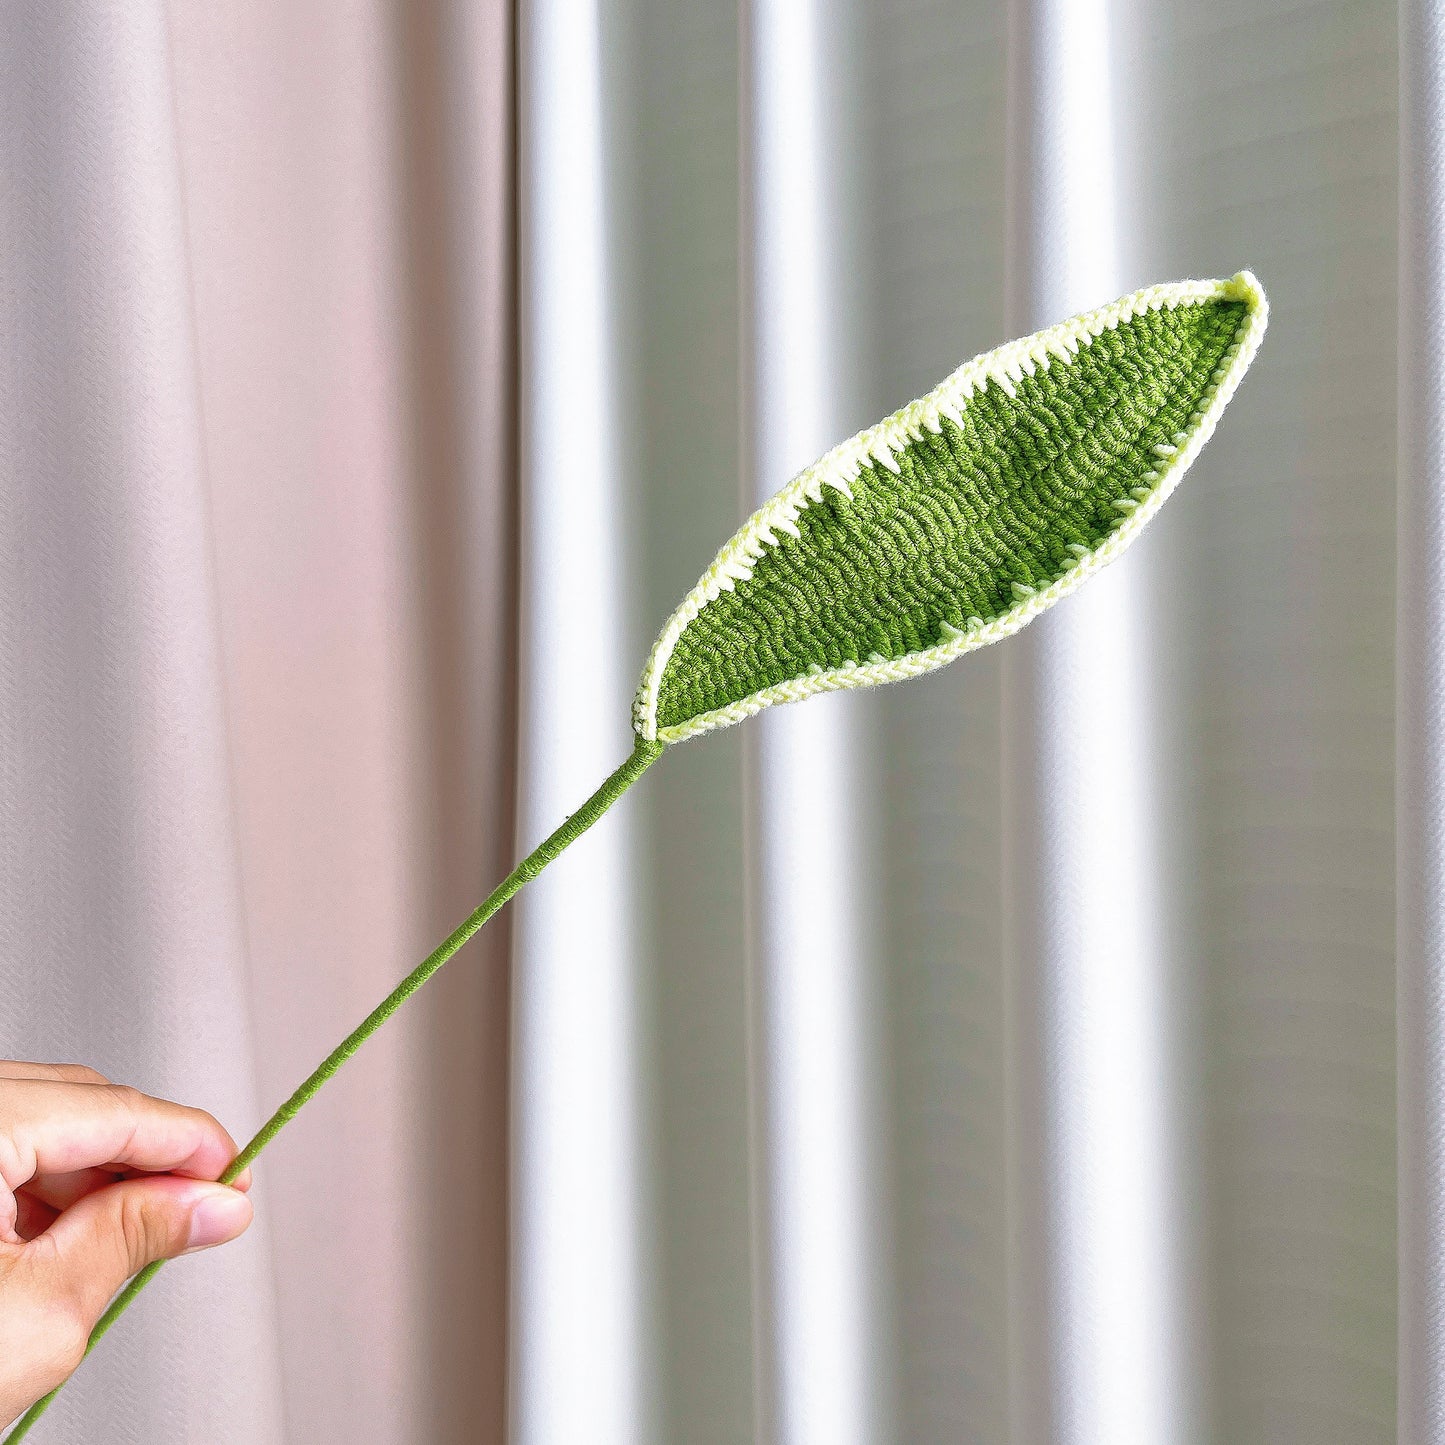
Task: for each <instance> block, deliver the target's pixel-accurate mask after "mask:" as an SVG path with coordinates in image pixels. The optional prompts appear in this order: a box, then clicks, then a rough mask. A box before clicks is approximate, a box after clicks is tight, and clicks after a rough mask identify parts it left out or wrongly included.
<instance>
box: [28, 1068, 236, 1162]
mask: <svg viewBox="0 0 1445 1445" xmlns="http://www.w3.org/2000/svg"><path fill="white" fill-rule="evenodd" d="M0 1133H3V1134H4V1135H6V1136H8V1139H9V1141H10V1144H11V1146H12V1147H11V1149H9V1150H3V1151H0V1172H3V1171H4V1169H5V1168H9V1169H11V1170H12V1172H19V1173H21V1174H23V1176H24V1177H23V1178H17V1179H11V1178H9V1177H8V1175H7V1176H6V1178H5V1182H6V1183H7V1184H8V1185H9V1186H10V1188H11V1189H17V1188H19V1187H20V1186H21V1185H23V1184H25V1183H26V1182H27V1181H28V1180H30V1179H32V1178H34V1177H35V1176H36V1175H37V1174H65V1173H70V1172H72V1171H74V1170H79V1169H92V1168H101V1169H105V1168H112V1169H143V1170H146V1171H147V1172H152V1173H155V1172H164V1173H170V1174H184V1175H187V1176H189V1177H190V1178H193V1179H215V1178H216V1177H217V1176H218V1175H219V1174H220V1173H221V1171H222V1170H223V1169H225V1167H226V1166H227V1165H228V1164H229V1163H230V1162H231V1160H232V1159H234V1158H235V1157H236V1142H235V1140H234V1139H232V1138H231V1136H230V1135H229V1134H228V1133H227V1132H226V1130H225V1129H223V1128H222V1127H221V1125H220V1123H218V1122H217V1120H216V1119H214V1118H213V1117H212V1116H211V1115H210V1114H208V1113H206V1111H205V1110H204V1109H192V1108H189V1107H188V1106H186V1105H184V1104H173V1103H171V1102H170V1101H169V1100H167V1099H154V1098H152V1097H151V1096H150V1095H149V1094H142V1093H141V1092H140V1090H139V1089H132V1088H129V1087H127V1086H125V1085H121V1084H82V1083H60V1082H56V1081H54V1080H50V1079H7V1080H3V1081H0ZM12 1160H13V1161H14V1162H13V1164H12V1163H11V1162H10V1161H12Z"/></svg>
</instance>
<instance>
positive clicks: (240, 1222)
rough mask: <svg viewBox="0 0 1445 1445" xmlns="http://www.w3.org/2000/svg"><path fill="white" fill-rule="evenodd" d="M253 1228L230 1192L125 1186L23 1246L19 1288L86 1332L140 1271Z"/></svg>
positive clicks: (169, 1181)
mask: <svg viewBox="0 0 1445 1445" xmlns="http://www.w3.org/2000/svg"><path fill="white" fill-rule="evenodd" d="M250 1223H251V1201H250V1200H249V1199H247V1198H246V1196H245V1195H244V1194H241V1193H239V1192H238V1191H237V1190H235V1189H231V1188H229V1187H228V1186H227V1185H224V1184H207V1183H203V1182H201V1181H199V1180H192V1179H178V1178H176V1177H175V1176H174V1175H165V1176H162V1177H160V1178H155V1179H126V1180H122V1181H121V1182H120V1183H119V1184H112V1185H111V1186H110V1187H109V1188H108V1189H100V1190H97V1191H96V1192H95V1193H94V1194H88V1195H86V1197H85V1198H84V1199H82V1200H81V1201H80V1202H79V1203H78V1204H75V1205H72V1207H71V1208H69V1209H67V1210H65V1212H64V1213H62V1214H60V1215H59V1216H58V1217H57V1218H56V1219H55V1221H54V1222H53V1223H52V1224H51V1225H50V1227H49V1228H48V1229H47V1230H46V1231H45V1233H44V1234H42V1235H39V1236H38V1237H37V1238H35V1239H32V1240H31V1241H30V1242H29V1244H27V1245H26V1246H25V1250H24V1253H23V1255H22V1256H21V1260H20V1265H19V1269H18V1271H17V1275H18V1279H19V1281H20V1287H21V1289H22V1291H24V1290H27V1289H28V1290H32V1291H38V1292H41V1294H42V1297H45V1298H50V1299H63V1300H67V1301H69V1302H70V1303H71V1304H72V1306H73V1307H74V1309H75V1311H76V1312H77V1313H78V1315H79V1317H80V1320H81V1323H82V1325H83V1326H84V1328H85V1330H86V1331H87V1332H88V1331H89V1330H90V1329H91V1327H92V1326H94V1324H95V1322H96V1320H98V1319H99V1318H100V1316H101V1313H102V1311H103V1310H104V1309H105V1307H106V1305H107V1304H109V1303H110V1299H111V1296H112V1295H114V1294H115V1292H116V1291H117V1290H118V1289H119V1288H120V1287H121V1286H122V1285H123V1284H124V1283H125V1282H126V1280H127V1279H129V1278H130V1276H131V1275H133V1274H135V1273H136V1272H137V1271H138V1270H142V1269H144V1268H145V1267H146V1265H148V1264H153V1263H154V1262H155V1261H156V1260H158V1259H174V1258H175V1257H176V1255H178V1254H185V1253H186V1252H187V1251H189V1250H193V1249H209V1248H210V1247H211V1246H212V1245H216V1244H224V1243H225V1242H226V1241H227V1240H231V1239H235V1238H236V1237H237V1236H238V1235H240V1234H243V1233H245V1231H246V1229H247V1227H248V1226H249V1225H250Z"/></svg>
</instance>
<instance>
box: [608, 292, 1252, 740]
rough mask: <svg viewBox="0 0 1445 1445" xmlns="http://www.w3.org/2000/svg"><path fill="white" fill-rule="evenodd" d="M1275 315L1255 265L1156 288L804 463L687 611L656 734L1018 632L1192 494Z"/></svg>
mask: <svg viewBox="0 0 1445 1445" xmlns="http://www.w3.org/2000/svg"><path fill="white" fill-rule="evenodd" d="M1266 320H1267V305H1266V302H1265V299H1264V293H1263V291H1262V290H1261V289H1260V287H1259V283H1258V282H1257V281H1256V280H1255V279H1254V277H1253V276H1251V275H1250V274H1249V273H1248V272H1241V273H1240V274H1239V275H1237V276H1235V277H1233V278H1231V279H1229V280H1227V281H1206V282H1198V281H1186V282H1180V283H1177V284H1175V285H1170V286H1152V287H1148V288H1146V289H1145V290H1143V291H1137V292H1135V293H1134V294H1133V295H1131V296H1126V297H1124V298H1123V299H1122V300H1120V301H1117V302H1115V303H1114V304H1113V305H1111V306H1106V307H1101V308H1099V309H1098V310H1097V311H1093V312H1089V313H1087V314H1085V315H1083V316H1080V317H1077V318H1075V319H1074V320H1072V321H1067V322H1064V323H1062V324H1061V325H1059V326H1055V327H1051V328H1050V329H1049V330H1047V331H1041V332H1039V333H1037V335H1035V336H1031V337H1028V338H1026V339H1024V340H1022V341H1015V342H1011V343H1009V344H1008V345H1007V346H1003V347H1000V348H999V349H998V350H997V351H993V352H989V353H987V354H986V355H983V356H980V357H976V358H975V359H974V360H973V361H971V362H969V363H967V364H966V365H965V366H963V367H961V368H960V369H959V370H958V371H956V372H955V373H954V374H953V375H952V376H951V377H949V378H948V380H947V381H945V382H943V383H942V384H941V385H940V386H939V387H937V388H936V389H935V390H934V391H932V392H930V393H929V395H928V396H926V397H924V398H922V399H921V400H920V401H917V402H914V403H912V404H911V405H910V406H907V407H904V408H903V409H902V410H901V411H899V412H897V413H895V414H894V415H893V416H892V417H890V418H888V420H886V421H884V422H881V423H879V425H878V426H876V427H871V428H869V429H868V430H867V431H864V432H860V433H859V434H858V436H856V437H854V438H852V440H850V441H848V442H845V443H843V444H842V445H841V446H839V447H836V448H834V450H833V451H831V452H829V453H828V455H827V456H825V457H824V458H823V459H822V460H821V461H819V462H817V463H816V464H815V465H813V466H812V467H809V468H808V469H807V470H806V471H804V472H802V473H800V474H799V476H797V477H795V478H794V479H793V481H792V482H790V483H789V484H788V486H786V487H785V488H784V489H783V490H782V491H781V492H780V493H779V494H778V495H777V496H776V497H774V498H773V499H772V500H771V501H770V502H769V503H767V505H766V506H764V507H763V508H762V509H761V510H760V511H759V512H758V513H756V514H755V515H754V516H753V517H752V518H750V519H749V520H748V522H747V523H746V524H744V526H743V528H742V529H741V531H739V532H738V533H737V535H736V536H734V537H733V538H732V539H731V541H729V542H728V544H727V545H726V546H725V547H724V548H723V549H722V551H721V552H720V553H719V554H718V556H717V558H716V560H715V561H714V562H713V565H712V566H711V567H710V568H709V569H708V571H707V572H706V573H705V574H704V576H703V578H702V579H701V581H700V582H699V583H698V585H697V587H696V588H694V590H693V592H692V593H690V594H689V596H688V598H687V599H686V600H685V601H684V602H683V604H682V606H681V607H679V609H678V610H677V612H675V613H674V614H673V616H672V617H671V618H670V619H669V620H668V623H667V626H666V627H664V629H663V632H662V635H661V636H660V637H659V638H658V641H657V645H656V647H655V648H654V649H653V654H652V657H651V659H650V660H649V663H648V667H647V670H646V671H645V672H644V674H643V678H642V682H641V684H640V686H639V688H638V693H637V699H636V702H635V704H634V708H633V721H634V726H635V727H636V729H637V732H638V734H639V735H640V736H641V737H644V738H648V739H657V740H658V741H661V742H675V741H678V740H680V739H681V738H684V737H688V736H691V735H692V734H694V733H697V732H704V731H707V730H709V729H711V728H714V727H720V726H723V725H725V724H727V723H731V722H737V721H738V720H740V719H741V718H743V717H746V716H748V715H749V714H750V713H752V712H756V711H757V710H758V709H759V708H761V707H766V706H768V705H770V704H772V703H774V702H792V701H797V700H799V699H801V698H803V697H807V696H809V695H810V694H812V693H814V692H819V691H823V690H825V689H831V688H839V687H861V686H868V685H871V684H875V683H880V682H893V681H897V680H899V679H901V678H904V677H911V676H915V675H916V674H917V673H919V672H925V671H928V670H930V669H931V668H933V667H936V666H941V665H942V664H943V663H945V662H948V661H950V660H952V658H954V657H957V656H959V655H960V654H961V653H963V652H967V651H971V650H972V649H973V648H975V647H979V646H983V645H985V644H986V643H989V642H994V641H997V640H998V639H999V638H1001V637H1005V636H1007V635H1008V634H1009V633H1011V632H1014V631H1016V630H1017V629H1018V628H1019V627H1021V626H1023V624H1024V623H1025V622H1027V621H1028V620H1029V619H1030V618H1032V617H1033V616H1036V615H1037V614H1038V613H1039V612H1040V611H1042V610H1043V609H1044V608H1045V607H1047V606H1049V605H1051V604H1052V603H1053V602H1054V601H1057V600H1058V598H1060V597H1062V596H1064V595H1065V594H1066V593H1067V592H1069V591H1071V590H1072V589H1073V588H1074V587H1075V586H1077V585H1078V583H1079V582H1080V581H1082V580H1083V579H1084V578H1085V577H1086V576H1088V575H1089V574H1090V573H1091V572H1092V571H1094V570H1096V569H1097V567H1098V566H1101V565H1103V564H1104V563H1105V562H1107V561H1109V560H1110V559H1111V558H1112V557H1114V556H1116V555H1118V553H1119V552H1120V551H1122V550H1123V548H1124V547H1125V546H1127V545H1128V543H1129V542H1130V541H1131V540H1132V539H1133V537H1134V536H1136V535H1137V534H1138V531H1139V529H1140V528H1141V527H1142V525H1143V523H1144V521H1146V520H1147V519H1148V517H1149V516H1152V515H1153V513H1154V511H1156V510H1157V508H1158V506H1159V504H1160V503H1162V501H1163V500H1164V498H1165V496H1167V495H1168V493H1169V491H1170V490H1172V488H1173V486H1174V485H1175V484H1176V483H1177V481H1178V479H1179V477H1180V476H1181V475H1182V474H1183V472H1184V470H1185V468H1186V467H1187V466H1188V464H1189V462H1190V461H1192V459H1193V457H1194V455H1195V453H1196V452H1197V451H1198V448H1199V447H1200V446H1201V445H1202V444H1203V442H1204V441H1205V440H1206V439H1207V438H1208V435H1209V433H1210V432H1212V430H1213V428H1214V424H1215V421H1216V419H1217V418H1218V415H1219V413H1220V412H1221V411H1222V410H1223V408H1224V406H1225V404H1226V403H1227V402H1228V400H1229V397H1230V395H1231V394H1232V393H1233V391H1234V388H1235V386H1236V385H1237V383H1238V380H1239V378H1240V377H1241V376H1242V375H1243V373H1244V371H1245V369H1246V368H1247V367H1248V366H1249V363H1250V361H1251V360H1252V359H1253V356H1254V353H1255V350H1256V349H1257V347H1258V345H1259V341H1260V338H1261V337H1262V335H1263V333H1264V328H1265V325H1266Z"/></svg>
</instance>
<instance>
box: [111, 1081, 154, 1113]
mask: <svg viewBox="0 0 1445 1445" xmlns="http://www.w3.org/2000/svg"><path fill="white" fill-rule="evenodd" d="M106 1088H108V1089H109V1090H110V1096H111V1098H112V1099H114V1100H115V1102H116V1103H117V1104H118V1105H120V1107H121V1108H122V1109H125V1110H127V1111H128V1112H129V1113H132V1114H133V1113H135V1112H136V1111H137V1110H138V1109H139V1108H140V1107H141V1105H142V1104H144V1103H145V1097H146V1096H145V1095H144V1094H142V1093H141V1091H140V1090H139V1089H137V1088H136V1087H135V1085H134V1084H107V1085H106Z"/></svg>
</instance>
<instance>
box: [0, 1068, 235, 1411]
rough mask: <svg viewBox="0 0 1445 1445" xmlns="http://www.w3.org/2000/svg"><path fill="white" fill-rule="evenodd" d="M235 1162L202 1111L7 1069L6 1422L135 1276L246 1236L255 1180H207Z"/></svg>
mask: <svg viewBox="0 0 1445 1445" xmlns="http://www.w3.org/2000/svg"><path fill="white" fill-rule="evenodd" d="M235 1157H236V1145H235V1142H234V1141H233V1140H232V1138H231V1136H230V1135H229V1134H228V1133H227V1132H226V1131H225V1130H224V1129H223V1128H222V1127H221V1126H220V1125H219V1124H218V1123H217V1122H216V1121H215V1119H213V1118H212V1117H211V1116H210V1115H209V1114H207V1113H205V1112H204V1111H202V1110H200V1109H189V1108H185V1107H184V1106H182V1105H180V1104H171V1103H168V1102H166V1101H165V1100H164V1099H152V1098H150V1097H149V1096H148V1095H146V1094H142V1093H140V1092H139V1090H136V1089H129V1088H124V1087H121V1086H119V1085H116V1084H112V1083H110V1082H109V1080H107V1079H105V1078H103V1077H102V1076H101V1075H100V1074H97V1073H96V1072H95V1071H94V1070H93V1069H87V1068H85V1067H83V1066H81V1065H79V1064H20V1063H10V1062H7V1061H5V1060H0V1424H8V1423H10V1422H11V1421H13V1420H15V1419H16V1418H17V1417H18V1416H19V1415H20V1414H21V1413H22V1412H23V1411H24V1410H25V1409H27V1408H28V1407H29V1406H30V1405H31V1404H33V1403H34V1402H35V1401H36V1400H38V1399H39V1398H40V1397H41V1396H42V1395H45V1394H48V1393H49V1392H50V1391H51V1390H53V1389H54V1388H55V1387H56V1386H57V1385H59V1384H61V1383H62V1381H64V1380H65V1378H66V1377H67V1376H68V1375H69V1374H70V1373H71V1371H72V1370H74V1369H75V1367H76V1366H77V1365H78V1364H79V1363H80V1362H81V1360H82V1359H83V1358H84V1356H85V1347H86V1342H87V1340H88V1339H89V1337H90V1331H91V1329H92V1328H93V1327H94V1325H95V1323H96V1321H97V1320H98V1319H99V1318H100V1316H101V1314H102V1313H103V1312H104V1310H105V1307H106V1305H107V1304H109V1303H110V1299H111V1296H112V1295H114V1294H115V1292H116V1291H117V1290H118V1289H119V1288H120V1287H121V1285H123V1284H124V1283H125V1281H126V1280H127V1279H128V1278H129V1277H130V1276H131V1275H133V1274H135V1273H136V1272H137V1271H138V1270H140V1269H143V1268H144V1267H145V1266H146V1265H148V1264H150V1263H152V1262H153V1261H155V1260H158V1259H171V1258H174V1257H175V1256H176V1255H178V1254H185V1253H188V1252H189V1251H191V1250H195V1249H205V1248H208V1247H209V1246H211V1245H214V1244H224V1243H225V1242H226V1241H227V1240H230V1239H235V1238H236V1236H237V1235H239V1234H241V1233H243V1232H244V1231H245V1229H246V1227H247V1226H248V1225H249V1224H250V1222H251V1202H250V1200H249V1199H247V1198H246V1195H245V1191H246V1190H247V1189H249V1188H250V1184H251V1177H250V1171H249V1170H247V1171H246V1173H244V1174H243V1175H242V1176H241V1177H240V1178H239V1179H238V1180H237V1181H236V1184H235V1187H234V1188H232V1187H229V1186H227V1185H223V1184H213V1183H206V1182H204V1181H207V1180H214V1179H215V1178H216V1177H217V1176H218V1175H219V1174H220V1173H221V1172H222V1171H223V1170H224V1169H225V1168H226V1166H227V1165H228V1164H229V1163H230V1162H231V1160H232V1159H234V1158H235Z"/></svg>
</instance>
